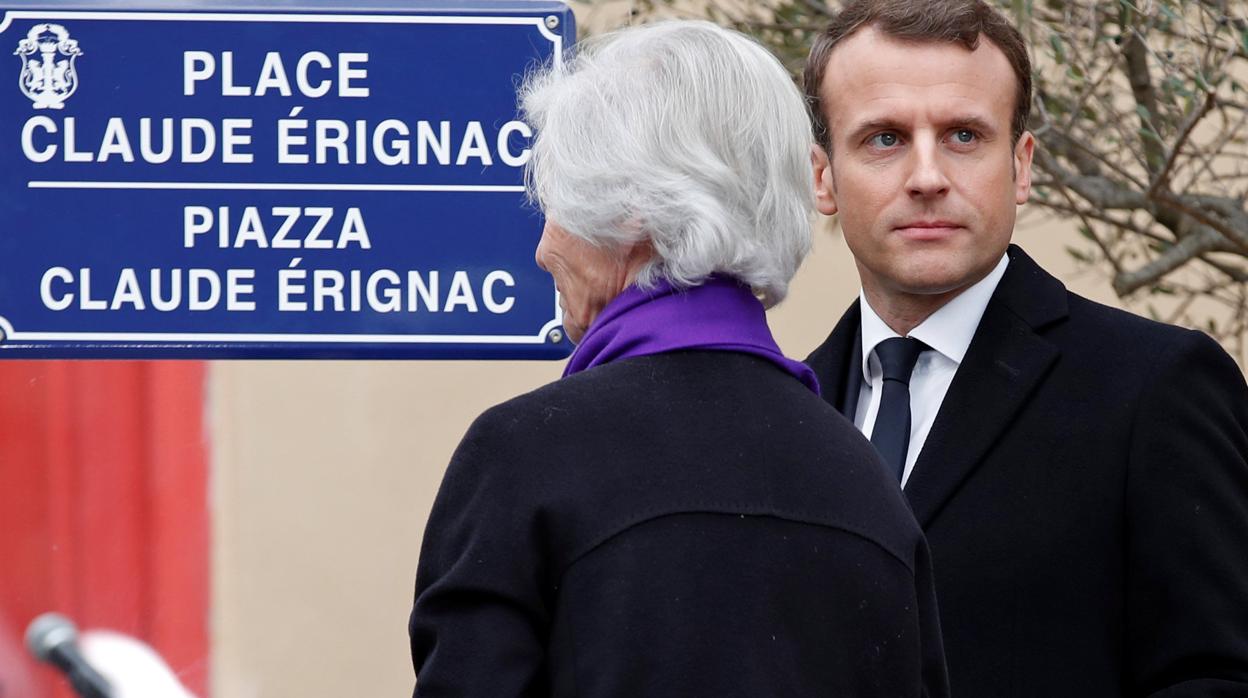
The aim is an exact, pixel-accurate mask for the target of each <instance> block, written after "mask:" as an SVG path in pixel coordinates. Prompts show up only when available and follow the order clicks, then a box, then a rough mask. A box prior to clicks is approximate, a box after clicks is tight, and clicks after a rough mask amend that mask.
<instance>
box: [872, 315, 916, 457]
mask: <svg viewBox="0 0 1248 698" xmlns="http://www.w3.org/2000/svg"><path fill="white" fill-rule="evenodd" d="M926 348H927V345H926V344H924V343H923V342H920V341H919V340H917V339H912V338H910V337H893V338H892V339H886V340H884V341H883V342H880V343H879V344H877V345H876V347H875V356H876V358H878V359H879V360H880V369H881V370H882V371H883V373H884V380H883V381H882V387H881V388H880V409H879V412H877V413H876V416H875V428H874V429H872V430H871V443H873V444H875V449H876V450H877V451H879V452H880V456H882V457H883V458H884V463H885V464H886V465H887V466H888V467H889V468H890V469H891V470H892V472H893V475H894V476H895V477H896V478H897V482H901V475H902V473H904V472H905V469H906V448H907V447H908V446H909V445H910V374H911V373H913V372H914V363H915V362H916V361H918V359H919V354H921V353H923V350H924V349H926Z"/></svg>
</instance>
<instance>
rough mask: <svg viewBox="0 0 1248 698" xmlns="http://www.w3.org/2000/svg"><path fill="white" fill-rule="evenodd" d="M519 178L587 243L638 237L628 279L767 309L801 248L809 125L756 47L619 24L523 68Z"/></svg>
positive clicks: (725, 37) (700, 26) (693, 25)
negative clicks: (726, 289)
mask: <svg viewBox="0 0 1248 698" xmlns="http://www.w3.org/2000/svg"><path fill="white" fill-rule="evenodd" d="M520 99H521V101H520V103H521V108H522V109H523V112H524V115H525V118H526V119H527V120H528V121H529V123H530V124H531V125H532V126H533V127H534V129H535V130H536V132H537V137H536V139H535V141H534V143H533V146H532V157H531V159H530V161H529V165H528V170H527V172H526V179H527V183H528V189H529V195H530V197H532V198H535V199H536V200H537V202H538V203H539V204H540V205H541V207H542V209H543V210H544V212H545V214H546V216H547V217H548V218H549V219H551V220H552V221H554V222H556V223H557V224H558V225H560V226H561V227H562V228H564V229H565V230H567V231H568V232H569V233H571V234H573V235H576V236H577V237H580V238H581V239H583V240H586V241H588V242H590V243H592V244H595V245H600V246H604V247H617V246H622V245H626V244H630V243H638V242H642V241H645V240H649V242H650V244H651V245H652V247H653V248H654V251H655V253H656V256H655V258H654V259H653V260H652V261H651V262H650V263H649V264H648V265H647V266H646V267H645V268H643V269H642V270H641V272H640V273H639V274H638V277H637V279H636V281H637V283H638V284H639V285H641V286H642V287H648V286H651V285H652V284H653V283H654V282H655V281H656V280H658V279H660V278H665V279H667V280H668V281H670V282H671V283H673V284H674V285H677V286H683V287H687V286H696V285H698V284H700V283H701V282H702V281H704V280H705V279H706V278H707V277H708V276H710V275H711V274H716V273H718V274H724V275H726V276H731V277H733V278H735V279H737V280H739V281H741V282H743V283H745V284H748V285H749V286H750V287H751V288H752V289H753V290H754V292H755V294H757V295H758V296H759V298H761V299H762V301H763V303H764V305H766V306H767V307H771V306H772V305H775V304H776V303H778V302H780V300H782V299H783V298H784V296H785V294H786V293H788V288H789V280H790V279H792V278H793V274H794V273H796V272H797V268H798V266H800V265H801V263H802V260H803V259H804V258H805V256H806V254H807V253H808V252H809V251H810V216H811V210H812V208H813V193H812V190H813V185H812V184H811V180H810V177H811V175H810V143H811V136H810V122H809V117H808V114H807V111H806V104H805V101H804V100H803V99H802V96H801V93H800V92H799V91H798V89H797V86H796V85H794V84H793V81H792V79H791V78H790V77H789V75H788V72H787V71H785V69H784V67H783V66H781V65H780V62H779V61H777V60H776V58H775V57H774V56H772V55H771V54H770V53H769V52H768V51H767V50H766V49H765V48H763V47H762V46H760V45H759V44H758V43H757V42H755V41H754V40H752V39H750V38H749V37H747V36H745V35H743V34H740V33H738V32H735V31H732V30H729V29H724V28H722V27H719V26H716V25H714V24H711V23H710V22H702V21H668V22H661V23H656V24H650V25H644V26H639V27H632V28H628V29H622V30H619V31H616V32H612V33H610V34H605V35H602V36H599V37H597V38H594V39H590V40H588V41H585V42H583V43H582V44H581V45H580V46H579V48H578V50H577V52H576V54H575V55H574V56H573V57H572V58H571V59H569V60H567V61H566V62H565V63H564V64H563V65H562V66H549V67H547V68H546V69H544V70H542V71H541V72H538V73H535V74H533V75H531V76H530V77H529V78H528V79H527V80H526V81H525V84H524V86H523V88H522V89H521V98H520Z"/></svg>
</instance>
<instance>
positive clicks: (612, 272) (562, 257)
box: [534, 220, 644, 342]
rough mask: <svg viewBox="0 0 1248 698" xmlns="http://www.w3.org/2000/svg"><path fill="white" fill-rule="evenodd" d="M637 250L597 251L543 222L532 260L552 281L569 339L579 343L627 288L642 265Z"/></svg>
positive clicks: (552, 224)
mask: <svg viewBox="0 0 1248 698" xmlns="http://www.w3.org/2000/svg"><path fill="white" fill-rule="evenodd" d="M639 249H640V246H632V247H625V248H623V249H621V250H609V249H606V248H602V247H596V246H594V245H591V244H589V243H588V242H585V241H584V240H582V239H581V238H578V237H576V236H575V235H572V234H571V233H569V232H568V231H566V230H564V229H563V228H561V227H559V226H558V225H556V224H555V223H552V222H550V221H549V220H547V221H546V227H545V228H543V229H542V239H541V241H540V242H538V244H537V252H536V253H535V254H534V258H535V260H536V261H537V266H539V267H541V268H542V269H544V270H545V271H547V272H549V273H550V275H551V276H553V277H554V279H555V289H556V290H557V291H559V306H560V307H561V308H563V329H564V331H566V332H567V333H568V339H570V340H572V341H573V342H580V341H581V337H583V336H584V335H585V330H587V329H589V325H590V324H591V323H592V322H593V321H594V318H596V317H598V313H600V312H602V309H603V308H604V307H605V306H606V305H607V303H610V302H611V300H612V299H614V298H615V297H616V296H618V295H620V292H621V291H623V290H624V288H625V287H626V286H628V284H629V282H630V281H631V279H632V274H633V273H634V272H635V271H636V269H637V267H639V266H640V264H641V262H643V261H644V259H641V257H640V255H639V254H638V250H639Z"/></svg>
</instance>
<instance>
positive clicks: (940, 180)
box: [906, 143, 949, 199]
mask: <svg viewBox="0 0 1248 698" xmlns="http://www.w3.org/2000/svg"><path fill="white" fill-rule="evenodd" d="M910 159H911V163H910V176H909V178H907V180H906V191H907V192H908V193H909V194H910V196H911V198H916V199H926V198H931V197H934V196H944V195H945V194H948V193H949V177H948V175H947V174H946V172H945V169H944V168H945V163H943V162H942V161H941V159H940V153H939V148H938V146H937V144H935V143H916V144H915V146H914V147H913V148H911V150H910Z"/></svg>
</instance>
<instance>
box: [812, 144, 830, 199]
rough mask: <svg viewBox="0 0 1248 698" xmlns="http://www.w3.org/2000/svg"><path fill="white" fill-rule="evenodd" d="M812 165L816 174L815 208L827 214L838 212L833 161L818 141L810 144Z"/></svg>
mask: <svg viewBox="0 0 1248 698" xmlns="http://www.w3.org/2000/svg"><path fill="white" fill-rule="evenodd" d="M810 166H811V169H812V170H813V171H814V176H815V208H817V209H819V213H822V214H823V215H825V216H831V215H832V214H834V213H836V182H835V181H834V180H833V179H832V161H831V160H829V159H828V152H827V151H826V150H824V149H823V147H822V146H820V145H819V144H818V143H815V144H812V145H811V146H810Z"/></svg>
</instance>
